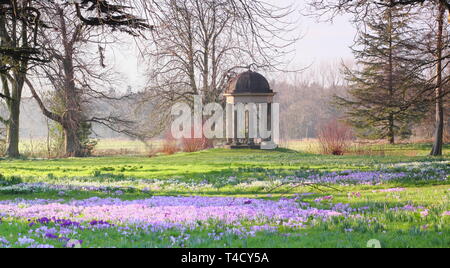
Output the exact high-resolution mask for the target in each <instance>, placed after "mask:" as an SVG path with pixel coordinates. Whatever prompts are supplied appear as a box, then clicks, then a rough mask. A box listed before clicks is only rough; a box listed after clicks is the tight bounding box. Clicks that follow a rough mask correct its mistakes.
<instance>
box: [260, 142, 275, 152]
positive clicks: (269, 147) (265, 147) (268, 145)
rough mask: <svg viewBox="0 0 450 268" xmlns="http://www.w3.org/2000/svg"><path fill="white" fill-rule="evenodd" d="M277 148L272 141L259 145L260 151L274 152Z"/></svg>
mask: <svg viewBox="0 0 450 268" xmlns="http://www.w3.org/2000/svg"><path fill="white" fill-rule="evenodd" d="M277 148H278V145H277V144H276V143H275V142H273V141H263V142H262V143H261V150H275V149H277Z"/></svg>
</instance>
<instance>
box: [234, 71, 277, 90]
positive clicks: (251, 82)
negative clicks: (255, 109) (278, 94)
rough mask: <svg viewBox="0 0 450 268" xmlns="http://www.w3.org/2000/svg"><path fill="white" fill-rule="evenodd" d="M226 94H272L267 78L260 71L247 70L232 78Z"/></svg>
mask: <svg viewBox="0 0 450 268" xmlns="http://www.w3.org/2000/svg"><path fill="white" fill-rule="evenodd" d="M225 93H226V94H270V93H273V90H272V89H270V85H269V82H268V81H267V79H266V78H265V77H264V76H262V75H261V74H259V73H256V72H252V71H247V72H244V73H241V74H239V75H238V76H236V77H235V78H233V79H231V81H230V83H229V85H228V89H227V90H226V92H225Z"/></svg>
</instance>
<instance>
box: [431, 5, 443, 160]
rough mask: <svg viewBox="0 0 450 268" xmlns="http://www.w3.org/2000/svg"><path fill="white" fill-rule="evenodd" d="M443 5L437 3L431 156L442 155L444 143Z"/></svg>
mask: <svg viewBox="0 0 450 268" xmlns="http://www.w3.org/2000/svg"><path fill="white" fill-rule="evenodd" d="M444 17H445V7H444V5H443V4H442V3H440V4H439V15H438V32H437V47H436V58H437V62H438V63H437V68H436V69H437V74H436V76H437V81H436V132H435V134H434V143H433V150H432V151H431V155H432V156H442V147H443V145H444V100H443V96H442V93H443V91H442V51H443V33H444Z"/></svg>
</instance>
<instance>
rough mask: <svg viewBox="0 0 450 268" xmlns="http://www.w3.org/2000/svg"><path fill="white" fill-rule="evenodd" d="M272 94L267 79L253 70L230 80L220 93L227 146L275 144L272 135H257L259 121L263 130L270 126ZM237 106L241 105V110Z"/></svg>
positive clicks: (251, 147)
mask: <svg viewBox="0 0 450 268" xmlns="http://www.w3.org/2000/svg"><path fill="white" fill-rule="evenodd" d="M275 95H276V93H275V92H274V91H273V90H272V89H271V88H270V84H269V82H268V81H267V79H266V78H265V77H264V76H262V75H261V74H259V73H257V72H253V71H247V72H244V73H241V74H239V75H237V76H236V77H235V78H233V79H231V80H230V83H229V85H228V88H227V90H226V91H225V94H224V97H225V98H226V103H227V145H226V147H227V148H231V149H245V148H250V149H265V150H272V149H276V148H277V145H276V144H275V143H274V142H273V139H272V137H264V138H263V137H261V126H262V125H263V127H264V128H265V129H267V131H271V130H272V128H273V126H272V104H273V99H274V96H275ZM264 104H266V105H264ZM229 107H233V108H232V109H231V108H229ZM237 107H245V108H242V110H243V111H242V110H240V109H239V108H237ZM263 107H265V108H264V109H263ZM262 113H265V114H262Z"/></svg>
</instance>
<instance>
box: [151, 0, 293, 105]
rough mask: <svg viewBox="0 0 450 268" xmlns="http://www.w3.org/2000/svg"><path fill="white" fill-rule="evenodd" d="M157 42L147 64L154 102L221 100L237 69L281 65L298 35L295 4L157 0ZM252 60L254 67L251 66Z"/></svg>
mask: <svg viewBox="0 0 450 268" xmlns="http://www.w3.org/2000/svg"><path fill="white" fill-rule="evenodd" d="M152 4H153V5H152V12H150V14H152V17H151V18H152V22H153V23H152V24H153V25H154V32H153V40H154V42H155V44H154V45H153V46H149V47H148V49H147V51H146V58H147V59H148V62H149V71H148V77H149V86H148V88H147V89H148V93H149V96H150V100H155V99H157V100H158V101H156V103H158V104H160V105H161V109H160V112H161V110H163V111H164V110H165V111H167V110H168V109H167V108H168V107H170V106H171V105H172V104H173V103H174V102H186V103H192V101H193V98H192V96H193V95H200V96H202V98H203V100H204V101H205V102H220V101H221V98H220V96H221V94H222V93H223V91H224V88H225V86H226V84H227V82H228V80H229V78H230V76H232V75H233V73H234V72H236V71H237V70H238V69H242V68H244V69H248V68H250V67H251V66H252V67H254V68H258V69H266V70H268V69H272V70H274V69H280V68H282V60H283V59H282V57H283V56H285V55H286V53H289V52H290V50H291V45H292V44H293V42H295V41H296V39H295V38H292V39H285V38H284V36H285V34H287V33H290V32H291V31H292V30H293V25H292V24H291V23H290V22H289V21H288V20H287V18H286V17H287V16H288V15H289V14H290V13H291V12H292V11H293V9H292V8H291V6H288V7H277V6H275V5H272V4H267V3H266V2H264V1H259V0H251V1H247V0H242V1H236V0H214V1H212V0H207V1H205V0H183V1H181V0H154V1H152ZM250 64H251V66H249V65H250Z"/></svg>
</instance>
